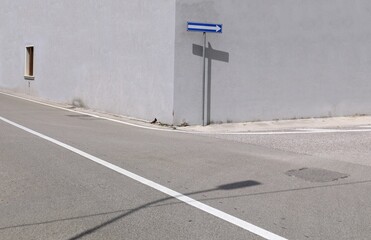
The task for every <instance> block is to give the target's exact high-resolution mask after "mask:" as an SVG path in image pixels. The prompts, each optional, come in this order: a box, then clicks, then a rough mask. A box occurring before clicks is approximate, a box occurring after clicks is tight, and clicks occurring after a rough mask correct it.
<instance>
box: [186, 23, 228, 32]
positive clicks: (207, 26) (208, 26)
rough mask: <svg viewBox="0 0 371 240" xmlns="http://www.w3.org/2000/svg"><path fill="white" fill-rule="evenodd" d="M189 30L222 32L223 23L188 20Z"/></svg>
mask: <svg viewBox="0 0 371 240" xmlns="http://www.w3.org/2000/svg"><path fill="white" fill-rule="evenodd" d="M187 31H195V32H212V33H222V31H223V24H213V23H196V22H187Z"/></svg>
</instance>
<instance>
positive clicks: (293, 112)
mask: <svg viewBox="0 0 371 240" xmlns="http://www.w3.org/2000/svg"><path fill="white" fill-rule="evenodd" d="M187 21H195V22H210V23H222V24H223V33H222V34H208V35H207V39H208V43H210V46H211V47H212V49H213V50H212V52H214V53H215V54H214V56H213V57H212V58H213V59H216V60H211V66H209V67H208V69H207V70H208V72H209V77H208V80H210V82H211V88H210V92H211V98H210V102H211V104H210V120H211V121H212V122H221V121H222V122H227V121H246V120H247V121H251V120H270V119H282V118H284V119H287V118H300V117H323V116H341V115H353V114H371V94H370V92H371V28H370V27H369V25H370V22H371V1H369V0H355V1H348V0H329V1H311V0H296V1H292V0H279V1H277V0H230V1H219V0H204V1H203V0H178V1H177V6H176V39H175V41H176V44H175V48H176V52H175V59H176V60H175V91H174V96H175V102H174V104H175V107H174V109H175V122H177V123H180V122H183V121H184V122H188V123H191V124H192V123H201V114H202V105H201V101H202V57H200V56H198V55H195V53H194V51H193V44H195V45H202V33H191V32H187V31H186V22H187ZM223 54H224V55H225V54H228V58H226V57H224V58H223ZM226 60H228V61H226ZM208 62H210V61H208Z"/></svg>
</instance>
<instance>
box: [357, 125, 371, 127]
mask: <svg viewBox="0 0 371 240" xmlns="http://www.w3.org/2000/svg"><path fill="white" fill-rule="evenodd" d="M359 127H360V128H371V125H365V126H359Z"/></svg>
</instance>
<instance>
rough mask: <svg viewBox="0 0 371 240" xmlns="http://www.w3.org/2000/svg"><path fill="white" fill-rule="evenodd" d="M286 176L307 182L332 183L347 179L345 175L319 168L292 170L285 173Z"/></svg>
mask: <svg viewBox="0 0 371 240" xmlns="http://www.w3.org/2000/svg"><path fill="white" fill-rule="evenodd" d="M286 174H287V175H289V176H293V177H297V178H301V179H303V180H305V181H309V182H332V181H336V180H338V179H341V178H347V177H349V175H348V174H345V173H339V172H333V171H329V170H326V169H320V168H300V169H294V170H290V171H287V172H286Z"/></svg>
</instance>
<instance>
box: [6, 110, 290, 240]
mask: <svg viewBox="0 0 371 240" xmlns="http://www.w3.org/2000/svg"><path fill="white" fill-rule="evenodd" d="M0 120H2V121H4V122H6V123H8V124H10V125H12V126H14V127H17V128H19V129H22V130H23V131H26V132H28V133H30V134H33V135H35V136H38V137H40V138H42V139H44V140H47V141H49V142H51V143H54V144H56V145H58V146H60V147H63V148H65V149H67V150H69V151H71V152H74V153H76V154H78V155H80V156H82V157H84V158H87V159H89V160H91V161H93V162H95V163H98V164H100V165H102V166H104V167H106V168H109V169H111V170H113V171H116V172H118V173H120V174H122V175H124V176H126V177H129V178H131V179H133V180H135V181H137V182H140V183H142V184H144V185H146V186H148V187H151V188H154V189H156V190H158V191H160V192H162V193H165V194H167V195H169V196H171V197H173V198H176V199H178V200H179V201H182V202H184V203H186V204H188V205H190V206H193V207H195V208H197V209H199V210H201V211H204V212H206V213H209V214H211V215H213V216H215V217H217V218H220V219H222V220H224V221H227V222H229V223H231V224H233V225H236V226H238V227H241V228H243V229H245V230H247V231H249V232H251V233H254V234H256V235H258V236H260V237H263V238H265V239H270V240H287V239H286V238H283V237H281V236H278V235H276V234H274V233H271V232H269V231H267V230H265V229H263V228H260V227H258V226H255V225H253V224H251V223H248V222H246V221H244V220H242V219H239V218H237V217H234V216H232V215H230V214H228V213H225V212H222V211H220V210H218V209H216V208H213V207H210V206H208V205H206V204H204V203H201V202H199V201H197V200H195V199H193V198H190V197H187V196H185V195H183V194H181V193H178V192H176V191H174V190H171V189H170V188H167V187H165V186H162V185H160V184H158V183H155V182H153V181H151V180H149V179H146V178H144V177H141V176H139V175H137V174H135V173H132V172H130V171H127V170H125V169H123V168H120V167H118V166H116V165H114V164H112V163H109V162H107V161H104V160H102V159H100V158H98V157H95V156H93V155H90V154H88V153H86V152H83V151H81V150H79V149H77V148H74V147H72V146H70V145H67V144H65V143H62V142H60V141H58V140H55V139H53V138H51V137H48V136H46V135H43V134H41V133H39V132H36V131H34V130H32V129H29V128H26V127H24V126H22V125H20V124H17V123H15V122H12V121H10V120H8V119H6V118H3V117H1V116H0Z"/></svg>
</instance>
